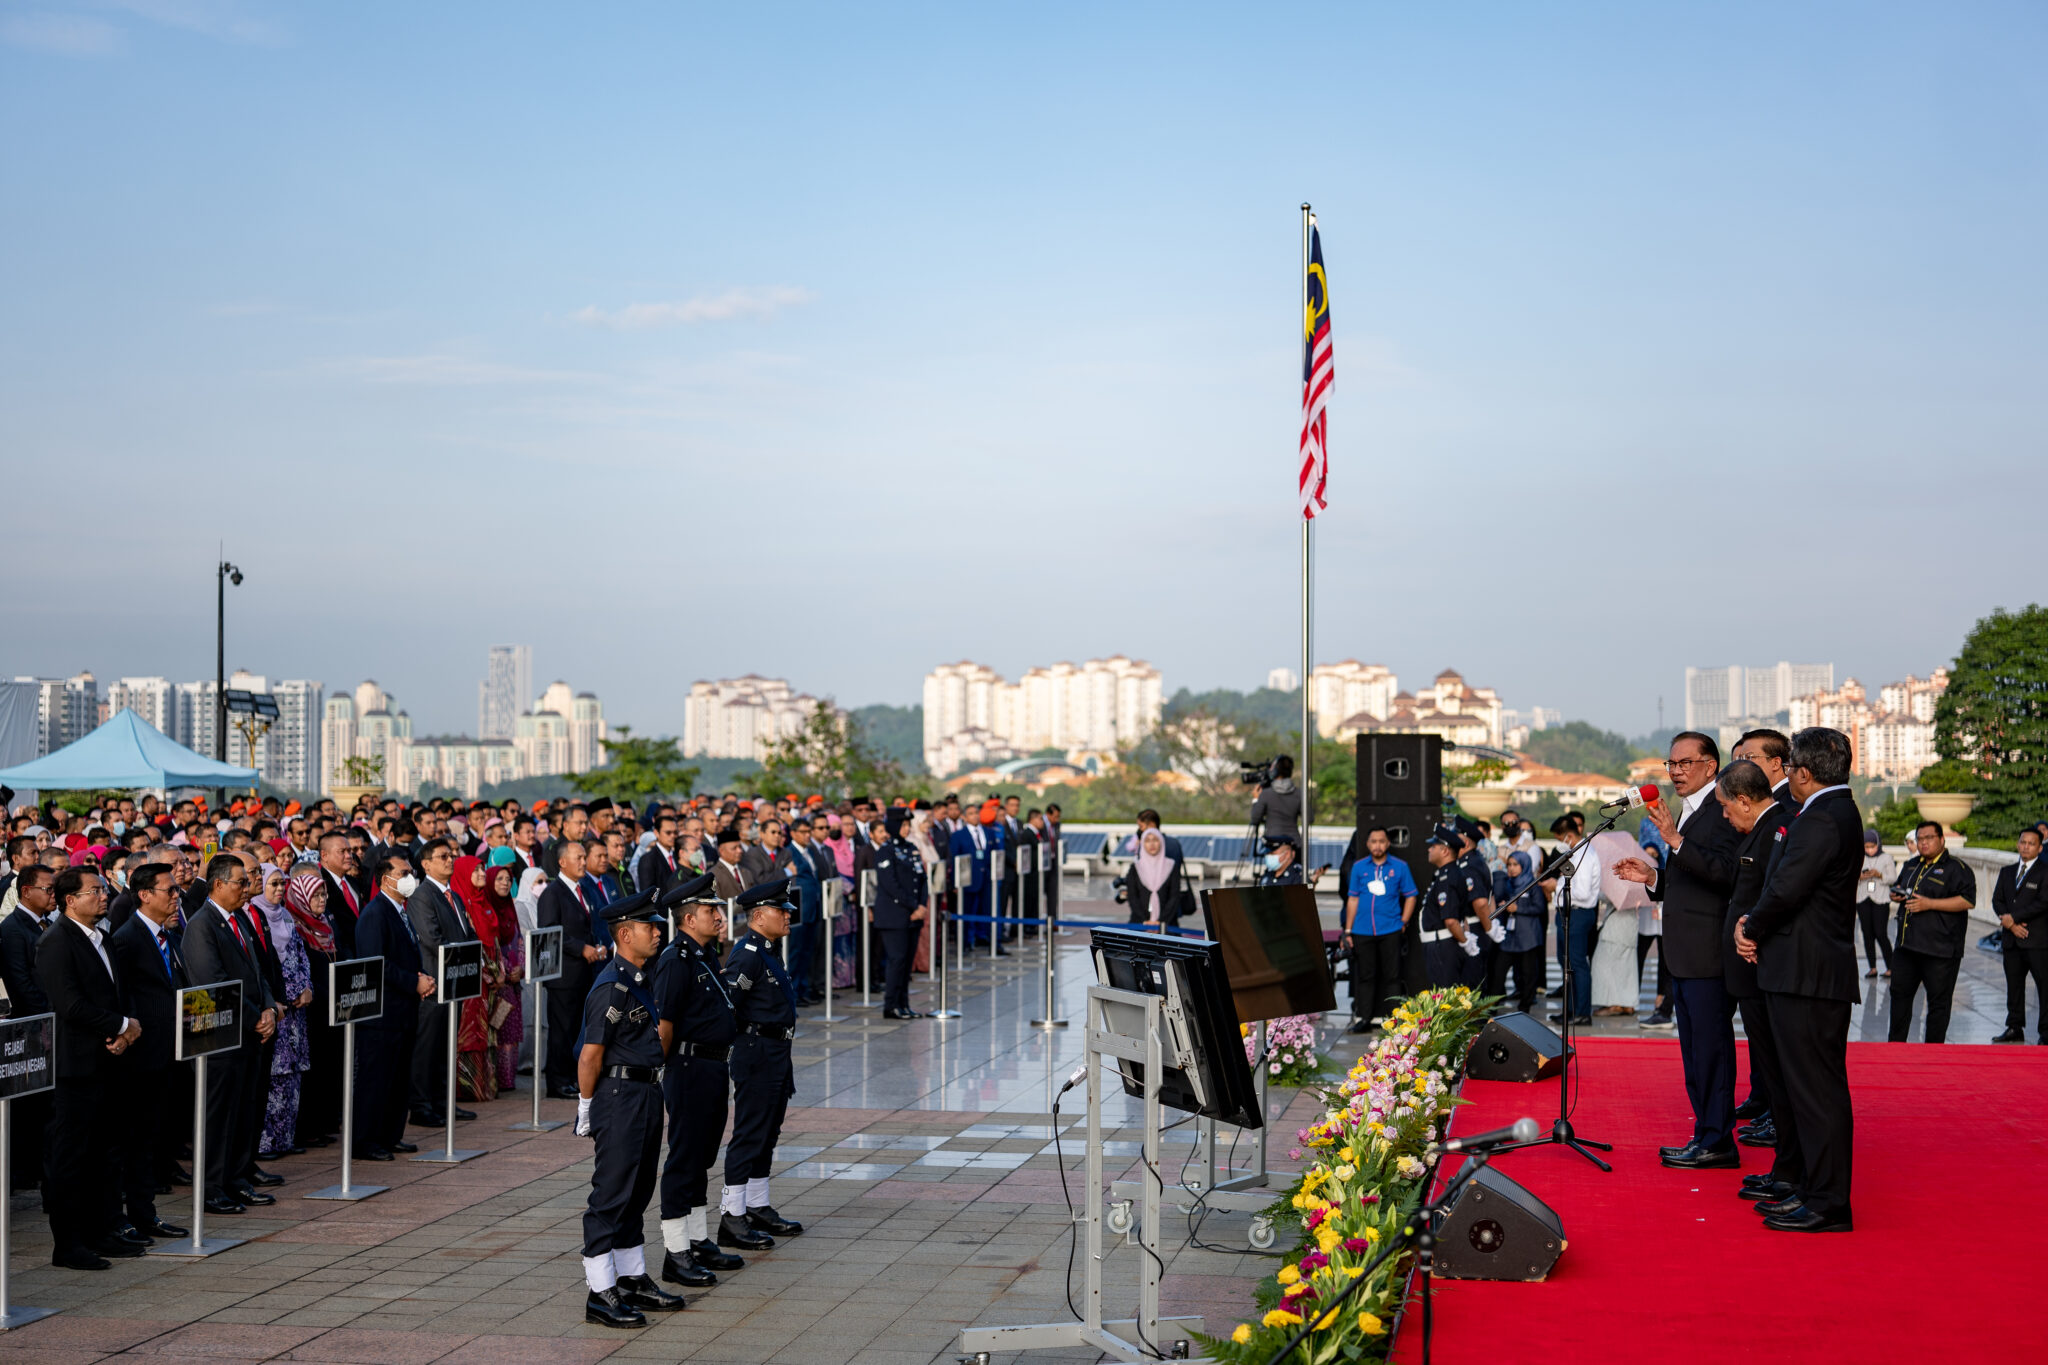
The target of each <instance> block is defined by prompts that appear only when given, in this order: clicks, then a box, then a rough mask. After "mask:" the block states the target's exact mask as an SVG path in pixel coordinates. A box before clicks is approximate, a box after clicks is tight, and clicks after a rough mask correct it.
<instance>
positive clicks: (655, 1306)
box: [619, 1275, 684, 1313]
mask: <svg viewBox="0 0 2048 1365" xmlns="http://www.w3.org/2000/svg"><path fill="white" fill-rule="evenodd" d="M619 1297H620V1298H621V1299H623V1300H625V1302H626V1306H627V1307H628V1308H637V1309H639V1310H640V1311H641V1312H643V1313H680V1312H682V1311H683V1308H684V1300H683V1296H682V1295H681V1294H671V1293H669V1292H668V1291H667V1290H666V1289H663V1288H662V1287H661V1286H660V1285H658V1284H656V1283H655V1282H654V1277H653V1276H651V1275H621V1276H619Z"/></svg>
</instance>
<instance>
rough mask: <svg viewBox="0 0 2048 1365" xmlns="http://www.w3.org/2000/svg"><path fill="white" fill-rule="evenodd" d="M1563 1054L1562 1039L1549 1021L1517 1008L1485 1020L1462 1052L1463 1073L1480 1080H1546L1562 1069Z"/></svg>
mask: <svg viewBox="0 0 2048 1365" xmlns="http://www.w3.org/2000/svg"><path fill="white" fill-rule="evenodd" d="M1564 1054H1565V1046H1564V1039H1562V1038H1560V1037H1558V1036H1557V1034H1556V1032H1554V1031H1553V1030H1552V1029H1551V1028H1550V1026H1549V1025H1548V1024H1544V1023H1541V1022H1539V1021H1538V1020H1537V1019H1536V1018H1535V1016H1533V1015H1529V1014H1524V1013H1522V1012H1521V1011H1520V1010H1517V1011H1515V1012H1514V1013H1513V1014H1502V1015H1496V1016H1495V1017H1494V1018H1492V1019H1489V1020H1487V1021H1486V1027H1485V1028H1483V1029H1481V1030H1479V1036H1478V1037H1477V1038H1475V1039H1473V1040H1472V1050H1471V1051H1470V1052H1468V1053H1466V1054H1465V1074H1466V1075H1468V1076H1470V1077H1472V1078H1473V1079H1475V1080H1481V1081H1543V1080H1549V1079H1550V1078H1551V1077H1553V1076H1555V1075H1556V1074H1557V1073H1558V1072H1559V1071H1560V1070H1562V1069H1563V1067H1564Z"/></svg>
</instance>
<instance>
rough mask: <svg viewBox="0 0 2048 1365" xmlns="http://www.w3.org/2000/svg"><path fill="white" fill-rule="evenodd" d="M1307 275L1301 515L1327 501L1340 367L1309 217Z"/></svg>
mask: <svg viewBox="0 0 2048 1365" xmlns="http://www.w3.org/2000/svg"><path fill="white" fill-rule="evenodd" d="M1308 222H1309V229H1308V231H1309V255H1308V279H1307V281H1306V288H1305V290H1304V293H1305V294H1306V297H1307V300H1308V302H1307V306H1306V307H1305V308H1304V309H1303V310H1302V327H1301V335H1302V348H1301V470H1300V489H1301V515H1302V516H1303V517H1307V518H1313V517H1314V516H1315V515H1316V513H1318V512H1321V511H1322V510H1323V509H1324V508H1326V507H1328V506H1329V503H1328V501H1327V499H1326V497H1325V493H1326V492H1327V489H1328V485H1329V481H1330V413H1329V406H1330V386H1331V384H1332V383H1333V382H1335V379H1336V375H1337V369H1336V364H1335V362H1334V360H1333V358H1332V352H1331V348H1330V288H1329V284H1330V282H1329V279H1328V278H1327V277H1326V276H1325V275H1324V274H1323V233H1322V229H1321V228H1319V227H1317V226H1316V220H1315V219H1314V218H1313V217H1311V218H1310V219H1309V220H1308Z"/></svg>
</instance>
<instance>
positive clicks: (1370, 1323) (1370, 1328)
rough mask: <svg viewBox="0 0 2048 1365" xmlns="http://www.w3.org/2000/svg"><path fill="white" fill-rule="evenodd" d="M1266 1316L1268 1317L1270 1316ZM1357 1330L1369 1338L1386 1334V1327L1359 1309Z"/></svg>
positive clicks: (1376, 1317) (1370, 1314) (1375, 1317)
mask: <svg viewBox="0 0 2048 1365" xmlns="http://www.w3.org/2000/svg"><path fill="white" fill-rule="evenodd" d="M1267 1316H1269V1317H1270V1316H1271V1314H1268V1315H1267ZM1358 1330H1359V1331H1361V1332H1363V1333H1365V1334H1366V1335H1367V1336H1369V1337H1383V1336H1385V1335H1386V1334H1387V1325H1386V1324H1385V1323H1384V1322H1381V1321H1380V1320H1379V1318H1378V1316H1376V1315H1375V1314H1372V1313H1368V1312H1365V1311H1364V1310H1363V1309H1361V1310H1359V1314H1358Z"/></svg>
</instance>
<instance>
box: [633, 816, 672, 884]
mask: <svg viewBox="0 0 2048 1365" xmlns="http://www.w3.org/2000/svg"><path fill="white" fill-rule="evenodd" d="M637 871H638V877H639V886H638V889H639V890H641V891H652V892H654V894H655V895H656V896H659V895H660V894H661V893H662V892H664V891H666V890H668V889H669V888H670V887H671V886H674V885H675V884H676V817H675V816H673V815H662V816H658V817H656V819H655V822H654V842H653V843H652V844H650V845H649V846H648V848H647V851H646V852H645V853H643V854H641V855H640V865H639V868H638V870H637ZM620 880H622V881H623V880H624V878H623V877H622V878H621V879H620Z"/></svg>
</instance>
